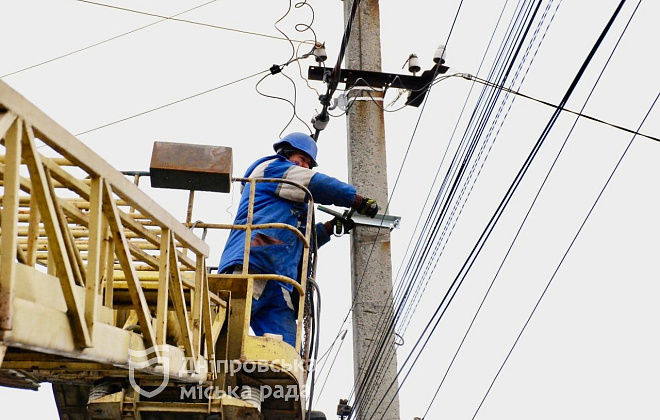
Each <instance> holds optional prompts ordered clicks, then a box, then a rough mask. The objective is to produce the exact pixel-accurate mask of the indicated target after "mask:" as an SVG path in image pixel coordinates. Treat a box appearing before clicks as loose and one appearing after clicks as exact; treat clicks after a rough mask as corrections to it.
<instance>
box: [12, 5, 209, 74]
mask: <svg viewBox="0 0 660 420" xmlns="http://www.w3.org/2000/svg"><path fill="white" fill-rule="evenodd" d="M216 1H218V0H211V1H208V2H206V3H204V4H200V5H199V6H195V7H192V8H190V9H187V10H184V11H183V12H179V13H177V14H175V15H172V16H169V17H164V18H163V19H161V20H159V21H156V22H153V23H150V24H148V25H145V26H141V27H139V28H135V29H133V30H131V31H128V32H124V33H123V34H120V35H116V36H113V37H111V38H108V39H106V40H103V41H100V42H97V43H95V44H92V45H88V46H86V47H83V48H79V49H77V50H75V51H71V52H69V53H66V54H62V55H59V56H57V57H54V58H51V59H49V60H46V61H42V62H41V63H37V64H33V65H31V66H28V67H25V68H22V69H20V70H16V71H13V72H11V73H7V74H5V75H2V76H0V79H2V78H5V77H7V76H11V75H14V74H17V73H21V72H24V71H26V70H30V69H33V68H35V67H39V66H43V65H44V64H48V63H52V62H53V61H56V60H59V59H62V58H65V57H69V56H71V55H74V54H77V53H79V52H82V51H86V50H88V49H90V48H94V47H98V46H99V45H103V44H105V43H107V42H110V41H114V40H115V39H118V38H121V37H124V36H126V35H130V34H132V33H135V32H138V31H141V30H142V29H146V28H148V27H150V26H154V25H157V24H159V23H161V22H165V21H166V20H172V18H174V17H175V16H180V15H183V14H185V13H188V12H191V11H193V10H195V9H199V8H201V7H204V6H207V5H209V4H211V3H215V2H216Z"/></svg>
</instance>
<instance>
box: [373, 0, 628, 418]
mask: <svg viewBox="0 0 660 420" xmlns="http://www.w3.org/2000/svg"><path fill="white" fill-rule="evenodd" d="M623 3H625V0H622V1H621V3H620V4H619V6H618V7H617V9H616V10H615V12H614V14H613V15H612V17H611V19H610V20H609V22H608V23H607V25H606V26H605V28H604V29H603V31H602V33H601V34H600V36H599V38H598V40H597V41H596V42H595V44H594V46H593V47H592V49H591V50H590V52H589V54H588V55H587V57H586V59H585V60H584V62H583V63H582V66H581V67H580V69H579V70H578V72H577V74H576V75H575V77H574V79H573V81H572V82H571V84H570V86H569V87H568V89H567V91H566V93H565V94H564V96H563V98H562V101H561V102H560V105H561V107H563V106H564V105H565V104H566V102H567V101H568V99H569V98H570V96H571V95H572V93H573V91H574V90H575V87H576V86H577V83H578V82H579V81H580V79H581V78H582V75H583V74H584V72H585V71H586V68H587V67H588V65H589V63H590V62H591V60H592V58H593V56H594V55H595V53H596V51H597V50H598V48H599V47H600V45H601V43H602V41H603V39H604V37H605V35H606V34H607V33H608V32H609V29H610V28H611V26H612V23H613V22H614V20H615V19H616V17H617V15H618V13H619V11H620V10H621V7H622V6H623ZM560 113H561V110H560V109H556V110H555V112H554V113H553V115H552V117H551V118H550V120H549V121H548V124H547V125H546V127H545V129H544V130H543V132H542V133H541V135H540V137H539V139H538V140H537V142H536V143H535V145H534V147H533V148H532V151H531V152H530V154H529V156H528V157H527V159H526V160H525V162H524V163H523V166H522V167H521V169H520V171H519V172H518V174H517V175H516V177H515V179H514V181H513V182H512V184H511V186H510V187H509V189H508V190H507V192H506V194H505V196H504V198H503V199H502V201H501V202H500V204H499V205H498V207H497V209H496V210H495V213H494V214H493V216H492V217H491V219H490V221H489V222H488V224H487V226H486V228H485V229H484V231H483V232H482V234H481V236H480V237H479V239H478V240H477V243H476V244H475V246H474V248H473V249H472V251H471V252H470V254H469V256H468V258H467V259H466V261H465V262H464V263H463V266H462V267H461V269H460V270H459V272H458V274H457V275H456V277H455V278H454V280H453V282H452V284H451V286H450V288H449V290H448V292H447V294H445V296H444V297H443V299H442V301H441V302H440V304H439V305H438V306H437V308H436V311H435V313H434V314H433V316H432V318H431V319H430V320H429V323H427V325H426V327H425V329H424V332H423V333H422V335H420V340H421V337H422V336H423V335H424V334H426V331H427V330H428V328H429V327H430V325H431V324H432V323H433V324H434V325H433V328H432V329H431V331H430V332H429V334H428V335H427V337H426V340H425V341H424V344H423V345H422V347H421V349H420V350H419V352H418V353H417V356H416V357H415V359H414V361H413V363H416V361H417V359H418V358H419V356H420V355H421V353H422V352H423V351H424V349H425V347H426V345H427V344H428V341H429V339H430V337H431V336H432V335H433V333H434V332H435V329H436V328H437V326H438V324H439V322H440V320H441V319H442V317H443V315H444V313H445V312H446V310H447V308H448V307H449V305H450V303H451V301H452V300H453V299H454V297H455V296H456V293H457V292H458V290H459V288H460V286H461V285H462V283H463V281H464V279H465V277H466V276H467V274H468V273H469V271H470V269H471V268H472V265H473V264H474V262H475V260H476V258H477V256H478V255H479V253H480V252H481V250H482V249H483V246H484V245H485V243H486V241H487V240H488V237H489V236H490V233H491V232H492V230H493V228H494V226H495V224H496V223H497V221H498V220H499V218H500V217H501V215H502V213H503V211H504V209H505V208H506V207H507V205H508V203H509V202H510V200H511V197H512V196H513V193H514V192H515V191H516V189H517V187H518V186H519V185H520V182H521V181H522V178H523V177H524V175H525V174H526V172H527V170H528V169H529V167H530V165H531V163H532V161H533V160H534V158H535V157H536V155H537V154H538V151H539V149H540V147H541V146H542V145H543V143H544V142H545V140H546V139H547V137H548V135H549V133H550V130H551V129H552V127H553V126H554V124H555V122H556V121H557V119H558V117H559V115H560ZM450 293H451V297H449V300H447V297H448V296H449V294H450ZM445 301H447V305H444V303H445ZM443 306H444V309H442V308H443ZM441 309H442V312H440V310H441ZM420 340H418V341H417V343H416V344H415V348H416V347H417V345H418V344H419V342H420ZM413 351H414V349H413ZM411 354H412V352H411ZM407 362H408V359H406V362H405V363H404V364H406V363H407ZM409 373H410V371H409V372H408V374H409ZM408 374H406V376H405V378H404V381H403V382H405V379H406V378H407V377H408ZM393 384H394V382H392V383H391V384H390V388H391V387H392V386H393ZM401 386H402V384H400V385H399V389H400V388H401ZM397 393H398V390H397ZM383 399H384V398H383ZM383 399H381V402H382V401H383ZM390 404H391V402H390ZM388 407H389V405H388ZM475 415H476V414H475Z"/></svg>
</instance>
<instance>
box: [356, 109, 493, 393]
mask: <svg viewBox="0 0 660 420" xmlns="http://www.w3.org/2000/svg"><path fill="white" fill-rule="evenodd" d="M491 102H492V100H491ZM457 156H458V155H457ZM466 156H469V154H468V155H466ZM458 179H459V178H456V181H455V182H454V187H453V188H452V190H455V188H456V186H457V185H458V184H457V183H456V182H458ZM449 195H450V196H451V195H453V193H452V192H451V191H450V193H449ZM445 207H446V205H445ZM444 213H445V210H443V211H442V214H444ZM406 295H407V294H406ZM373 342H375V341H372V343H373ZM375 353H376V354H381V352H379V351H376V352H375ZM365 382H366V381H365ZM371 382H372V383H373V382H374V381H371ZM357 399H358V397H356V400H357ZM355 405H356V404H354V406H355Z"/></svg>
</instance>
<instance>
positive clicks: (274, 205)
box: [218, 155, 356, 291]
mask: <svg viewBox="0 0 660 420" xmlns="http://www.w3.org/2000/svg"><path fill="white" fill-rule="evenodd" d="M244 177H245V178H278V179H286V180H290V181H295V182H297V183H299V184H301V185H303V186H305V187H306V188H307V189H309V191H310V192H311V193H312V197H313V198H314V202H315V203H319V204H333V205H337V206H341V207H350V206H351V204H352V203H353V200H354V199H355V195H356V190H355V187H354V186H352V185H350V184H346V183H344V182H341V181H339V180H338V179H335V178H332V177H330V176H327V175H324V174H322V173H319V172H314V171H312V170H311V169H307V168H303V167H300V166H296V165H295V164H293V163H292V162H290V161H289V160H288V159H287V158H285V157H284V156H281V155H272V156H267V157H264V158H261V159H259V160H257V161H256V162H254V163H253V164H252V165H251V166H250V167H249V168H248V169H247V171H246V172H245V176H244ZM241 188H242V193H241V201H240V203H239V205H238V212H237V213H236V218H235V219H234V224H237V225H244V224H246V223H247V215H248V206H249V200H250V184H245V183H244V184H243V185H242V187H241ZM307 207H308V206H307V204H306V203H305V192H304V191H303V190H301V189H299V188H297V187H295V186H293V185H290V184H285V183H276V182H258V183H257V184H256V191H255V197H254V214H253V221H252V223H253V224H264V223H286V224H288V225H291V226H295V227H296V228H298V229H300V230H301V231H303V234H304V228H305V224H306V221H307ZM316 232H317V244H318V246H321V245H323V244H325V243H327V242H328V241H329V240H330V236H329V235H328V233H327V232H326V231H325V229H324V227H323V224H321V223H317V224H316ZM244 248H245V231H244V230H232V231H231V233H230V234H229V238H228V239H227V243H226V244H225V249H224V251H223V253H222V258H221V259H220V264H219V266H218V272H219V273H229V272H232V271H233V268H234V266H242V265H243V251H244ZM302 249H303V244H302V242H301V241H300V239H299V238H298V237H297V236H296V234H295V232H291V231H289V230H286V229H262V230H256V231H252V237H251V245H250V269H251V270H252V271H253V272H256V273H261V274H279V275H283V276H287V277H290V278H292V279H294V280H296V279H297V278H298V264H299V262H300V259H301V256H302ZM281 284H282V286H283V287H285V288H286V289H287V290H289V291H292V290H293V286H292V285H290V284H286V283H281Z"/></svg>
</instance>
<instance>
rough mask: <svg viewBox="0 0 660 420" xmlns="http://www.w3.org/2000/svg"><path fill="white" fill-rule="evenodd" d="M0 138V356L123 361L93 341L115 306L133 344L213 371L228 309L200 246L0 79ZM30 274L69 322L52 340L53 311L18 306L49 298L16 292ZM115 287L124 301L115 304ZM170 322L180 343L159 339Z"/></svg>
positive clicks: (201, 375) (97, 340) (205, 251)
mask: <svg viewBox="0 0 660 420" xmlns="http://www.w3.org/2000/svg"><path fill="white" fill-rule="evenodd" d="M0 139H1V144H2V148H4V154H3V156H2V157H1V162H0V176H1V178H2V181H1V182H2V184H1V191H2V211H1V212H0V216H1V219H2V220H1V231H0V234H1V238H0V350H2V351H0V356H1V355H2V354H4V351H5V350H6V349H7V347H12V346H17V347H22V348H26V349H29V350H34V351H42V352H46V353H53V354H59V355H63V356H68V357H79V358H83V359H84V358H88V359H92V360H94V361H100V362H108V363H112V364H114V365H122V363H124V362H126V360H123V359H122V357H124V356H125V350H126V349H123V350H122V351H119V350H112V349H109V348H107V347H108V346H104V345H103V344H99V343H100V340H101V338H103V334H106V333H108V332H109V331H110V330H109V329H108V325H109V324H113V325H111V327H112V328H118V327H119V328H121V325H114V324H115V323H116V322H117V321H116V319H117V313H118V312H119V311H120V310H121V309H124V310H130V311H133V312H132V314H134V315H135V317H136V318H137V323H138V325H139V330H140V332H141V339H142V343H141V344H140V346H139V347H142V346H143V347H144V348H145V349H146V348H150V347H155V348H161V347H162V346H166V345H171V346H172V347H173V348H175V349H178V348H179V347H181V348H182V351H183V356H184V357H185V358H186V359H188V360H189V361H190V362H191V363H192V364H193V365H194V370H195V371H196V372H197V373H198V375H197V376H196V377H197V378H203V380H206V379H207V377H206V376H205V373H204V370H203V366H202V364H205V363H206V362H209V363H208V366H210V367H211V368H213V367H215V360H214V358H215V356H214V349H215V342H216V340H217V337H218V331H219V328H220V326H221V325H222V322H224V317H225V316H226V314H225V313H224V310H225V308H226V302H224V301H223V300H222V299H220V298H219V297H218V296H216V295H214V294H212V293H210V292H209V287H208V277H207V270H206V266H205V258H206V257H207V256H208V253H209V247H208V245H207V244H206V243H204V242H203V241H202V240H201V239H199V238H198V237H196V236H195V235H194V234H193V233H192V232H190V230H189V229H187V228H186V226H185V225H183V224H182V223H180V222H179V221H177V220H176V219H175V218H174V217H173V216H171V215H170V214H169V213H168V212H166V211H165V210H164V209H163V208H162V207H160V206H159V205H158V204H157V203H156V202H154V201H153V200H152V199H151V198H149V197H148V196H147V195H146V194H144V193H143V192H142V191H140V190H139V189H138V188H137V186H135V185H134V184H133V183H132V182H131V181H130V180H128V179H127V178H126V177H125V176H124V175H122V174H121V173H120V172H118V171H116V170H115V169H114V168H112V167H111V166H110V165H109V164H108V163H107V162H106V161H104V160H103V159H102V158H101V157H99V156H98V155H96V154H95V153H94V152H92V151H91V150H90V149H89V148H88V147H87V146H86V145H85V144H83V143H81V142H80V141H78V140H77V139H76V138H75V137H74V136H73V135H71V134H70V133H68V132H67V131H66V130H64V129H63V128H62V127H60V126H59V125H58V124H57V123H55V122H54V121H53V120H51V119H50V118H49V117H47V116H46V115H45V114H44V113H43V112H41V111H40V110H39V109H38V108H36V107H35V106H34V105H32V104H31V103H29V102H28V101H27V100H25V99H24V98H23V97H21V96H20V95H19V94H18V93H16V92H15V91H13V90H12V89H11V88H10V87H8V86H7V85H6V84H4V83H2V82H0ZM0 154H2V153H0ZM33 277H34V278H37V277H38V278H39V279H41V280H44V282H45V283H44V284H48V285H49V286H50V285H51V283H54V284H56V285H57V286H56V288H55V289H48V290H50V291H52V290H55V291H56V293H55V294H56V295H58V296H61V297H62V298H63V301H64V304H65V306H64V308H62V309H63V310H62V311H60V312H64V313H65V314H66V318H65V319H66V322H67V324H68V325H67V328H68V329H65V331H66V334H64V337H65V338H62V339H61V340H59V341H57V342H55V341H54V340H51V341H50V342H49V341H48V334H47V333H44V331H47V329H48V328H60V327H61V326H60V325H55V323H56V322H58V320H60V318H58V317H51V318H52V319H49V318H48V317H40V316H38V314H35V313H30V312H29V311H28V310H27V308H28V307H32V306H34V305H32V303H33V302H41V303H43V304H44V307H47V306H48V296H41V295H40V293H42V294H44V293H46V292H45V291H44V290H39V288H38V287H32V289H30V293H32V294H33V296H25V293H26V292H24V291H22V290H27V289H26V288H25V287H24V286H25V284H26V283H27V282H29V281H32V279H33ZM55 279H57V280H56V281H55ZM49 280H53V281H52V282H49ZM35 284H36V283H35ZM39 284H41V283H39ZM119 291H125V292H126V295H127V296H128V299H127V302H125V303H124V304H123V305H120V306H121V307H116V306H117V293H118V292H119ZM150 293H151V294H150ZM55 298H56V297H55V296H53V299H54V300H57V299H55ZM58 299H59V297H58ZM26 302H27V303H26ZM30 305H32V306H30ZM33 309H34V308H33ZM51 309H53V308H51ZM109 311H110V313H111V314H112V313H114V322H112V321H108V317H107V316H106V315H107V313H108V312H109ZM53 314H55V315H57V313H55V312H53ZM44 318H45V321H44ZM110 318H112V317H110ZM38 322H41V323H43V322H47V323H49V322H52V323H53V324H52V325H38V324H37V323H38ZM172 324H177V325H178V328H179V329H180V336H179V338H178V339H177V340H178V342H168V337H167V330H168V325H172ZM16 327H18V328H16ZM99 328H100V329H101V330H102V331H96V330H97V329H99ZM18 329H21V331H18ZM26 329H27V330H29V331H26ZM124 331H125V330H124ZM69 335H70V338H71V340H70V341H71V342H67V340H66V337H68V336H69ZM132 339H133V338H130V340H132ZM130 340H129V341H127V342H130V343H132V341H130ZM158 357H159V360H160V357H164V355H163V354H160V353H159V354H158ZM0 363H2V358H0ZM213 374H214V372H211V377H213ZM193 376H194V375H193Z"/></svg>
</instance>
